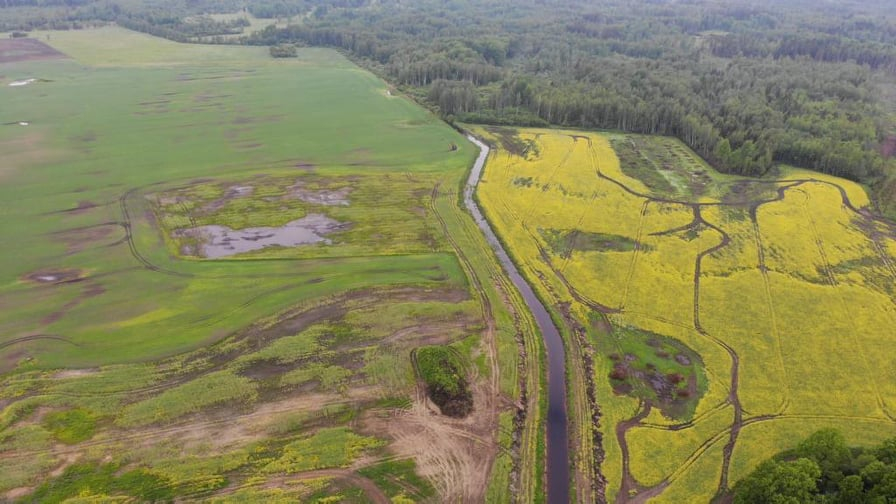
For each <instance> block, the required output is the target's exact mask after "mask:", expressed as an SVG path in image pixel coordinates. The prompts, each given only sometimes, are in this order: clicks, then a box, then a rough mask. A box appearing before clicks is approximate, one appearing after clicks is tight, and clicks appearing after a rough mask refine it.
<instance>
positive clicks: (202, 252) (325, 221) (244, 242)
mask: <svg viewBox="0 0 896 504" xmlns="http://www.w3.org/2000/svg"><path fill="white" fill-rule="evenodd" d="M346 226H347V225H346V224H345V223H342V222H339V221H337V220H335V219H331V218H330V217H327V216H326V215H323V214H308V215H306V216H305V217H302V218H301V219H297V220H294V221H291V222H287V223H286V224H284V225H283V226H281V227H255V228H245V229H238V230H235V229H231V228H229V227H227V226H216V225H209V226H199V227H195V228H187V229H178V230H176V231H175V232H174V236H175V237H178V238H184V237H187V238H195V239H197V240H198V243H197V245H195V246H185V250H182V253H184V254H185V255H199V256H202V257H206V258H209V259H216V258H219V257H227V256H232V255H235V254H241V253H244V252H251V251H253V250H261V249H263V248H265V247H274V246H280V247H298V246H300V245H312V244H316V243H324V244H327V245H329V244H330V243H332V242H331V241H330V240H329V239H328V238H325V236H326V235H328V234H330V233H333V232H336V231H340V230H343V229H345V228H346Z"/></svg>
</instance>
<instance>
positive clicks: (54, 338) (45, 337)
mask: <svg viewBox="0 0 896 504" xmlns="http://www.w3.org/2000/svg"><path fill="white" fill-rule="evenodd" d="M39 340H50V341H60V342H62V343H68V344H69V345H72V346H76V347H80V346H81V345H80V344H78V343H75V342H74V341H72V340H70V339H68V338H64V337H62V336H57V335H55V334H32V335H30V336H22V337H20V338H13V339H11V340H8V341H4V342H3V343H0V350H2V349H4V348H8V347H11V346H13V345H18V344H20V343H28V342H29V341H39Z"/></svg>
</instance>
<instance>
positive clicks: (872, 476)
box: [734, 430, 896, 504]
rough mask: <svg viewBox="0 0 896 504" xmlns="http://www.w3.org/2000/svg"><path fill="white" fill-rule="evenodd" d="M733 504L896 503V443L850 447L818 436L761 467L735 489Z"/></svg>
mask: <svg viewBox="0 0 896 504" xmlns="http://www.w3.org/2000/svg"><path fill="white" fill-rule="evenodd" d="M734 502H735V504H753V503H757V502H769V503H779V502H780V503H787V502H794V503H803V502H817V503H830V504H841V503H842V504H865V503H867V504H878V503H880V504H886V503H890V502H896V438H893V439H890V440H888V441H885V442H884V443H882V444H881V445H880V446H875V447H871V448H851V447H849V446H847V445H846V442H845V440H844V438H843V435H842V434H840V433H839V432H838V431H836V430H823V431H818V432H816V433H814V434H812V435H811V436H809V437H808V438H807V439H806V440H804V441H803V442H802V443H800V444H799V445H798V446H797V447H796V448H795V449H793V450H790V451H787V452H785V453H781V454H779V455H778V456H776V457H775V458H773V459H771V460H767V461H765V462H763V463H762V464H760V465H759V467H757V468H756V469H755V470H754V471H753V472H752V473H750V475H749V476H747V477H746V478H744V479H743V480H742V481H740V482H739V483H738V484H737V485H736V486H735V487H734Z"/></svg>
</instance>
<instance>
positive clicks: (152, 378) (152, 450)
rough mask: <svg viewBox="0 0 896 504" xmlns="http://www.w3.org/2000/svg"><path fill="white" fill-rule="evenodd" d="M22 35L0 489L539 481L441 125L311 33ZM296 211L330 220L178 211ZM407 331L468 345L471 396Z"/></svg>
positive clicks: (502, 488) (487, 264)
mask: <svg viewBox="0 0 896 504" xmlns="http://www.w3.org/2000/svg"><path fill="white" fill-rule="evenodd" d="M32 36H33V37H35V38H37V39H39V40H41V41H43V42H45V43H47V44H50V45H51V46H52V47H54V48H56V49H57V50H59V51H61V52H62V53H64V54H66V55H68V56H69V57H70V58H59V59H49V60H40V61H19V62H7V63H0V85H2V86H0V103H3V108H2V109H0V123H8V124H5V125H3V126H0V150H2V152H3V155H4V160H3V162H2V164H0V181H2V184H0V211H2V214H3V216H4V219H3V220H2V221H0V230H2V233H3V234H4V235H5V236H6V237H7V241H8V242H9V243H10V244H11V246H7V247H3V248H2V250H0V306H2V310H0V372H2V373H3V374H2V375H0V380H2V381H0V384H2V387H0V408H2V411H0V442H2V445H0V474H2V476H0V495H5V497H6V498H7V499H10V500H15V499H18V498H24V499H26V500H27V499H29V498H33V499H36V500H40V501H45V502H49V501H61V500H64V499H65V498H68V497H73V496H77V495H81V496H106V495H108V496H118V497H122V496H130V497H132V498H137V499H154V498H157V499H163V500H164V499H168V498H175V497H183V498H202V499H208V500H216V501H220V502H247V501H249V502H251V501H256V502H276V501H278V500H280V501H284V502H287V501H288V502H294V501H295V500H296V499H297V498H299V499H300V500H306V501H312V502H313V501H317V500H321V501H327V502H329V500H326V499H343V500H342V501H344V502H366V501H367V500H365V499H369V500H372V501H374V502H380V501H381V500H382V499H384V498H385V499H392V500H393V501H395V502H415V501H428V502H440V501H443V500H454V499H462V500H463V499H473V500H479V499H482V498H483V496H484V495H485V494H486V493H487V494H488V495H489V498H490V499H491V500H494V501H499V502H500V501H508V500H509V498H510V495H511V493H510V490H509V486H508V485H509V481H510V480H511V479H514V480H516V481H517V482H518V483H517V488H518V489H519V490H518V491H522V492H524V494H528V495H533V499H537V496H534V494H532V492H535V490H534V489H535V488H536V486H537V480H538V478H537V477H536V475H535V474H534V473H533V472H532V471H531V469H522V470H521V469H519V467H524V468H528V467H530V466H532V465H533V464H531V463H520V462H519V459H520V457H524V458H526V460H534V459H535V458H536V457H537V456H538V448H537V443H536V441H535V438H536V437H537V436H536V433H537V427H536V426H537V425H538V421H539V414H538V411H537V406H536V405H537V404H538V402H537V401H538V379H539V377H538V376H537V374H534V373H533V374H532V375H525V374H524V375H520V374H519V373H518V369H519V366H518V362H519V360H520V359H537V358H538V356H539V350H538V346H537V345H535V344H534V343H533V342H534V341H536V340H535V339H534V333H533V331H532V329H531V327H532V326H531V323H530V321H529V320H528V319H527V318H526V315H525V313H524V312H523V310H522V309H521V303H520V301H519V300H518V299H516V298H515V297H514V294H513V293H509V294H508V293H507V292H505V290H506V289H507V287H506V286H507V284H506V280H504V277H503V275H502V274H501V273H500V269H499V268H498V267H497V265H496V263H495V262H494V260H493V259H492V258H491V256H490V255H489V254H488V253H487V251H488V248H487V245H486V244H485V243H484V240H483V239H482V237H481V236H480V235H479V234H478V232H477V230H476V228H475V225H474V224H473V222H472V220H471V219H469V217H468V216H466V214H464V213H463V212H461V211H460V209H459V207H458V198H457V191H458V189H459V187H460V184H461V181H462V180H463V179H464V176H465V174H466V172H467V170H468V168H469V166H470V164H471V163H472V160H473V158H474V150H473V147H472V146H470V145H469V144H468V143H467V142H466V141H465V140H464V139H463V137H461V136H460V135H459V134H458V133H457V132H455V131H453V130H452V129H451V128H449V127H448V126H447V125H445V124H444V123H442V122H441V121H439V120H438V119H436V118H435V117H434V116H432V115H431V114H430V113H428V112H426V111H424V110H423V109H421V108H419V107H418V106H416V105H414V104H413V103H412V102H410V101H409V100H407V99H405V98H403V97H401V96H396V95H393V94H392V93H390V92H388V91H387V86H386V85H385V84H384V83H383V82H382V81H380V80H379V79H377V78H376V77H374V76H373V75H372V74H370V73H368V72H366V71H362V70H360V69H359V68H357V67H356V66H354V65H353V64H352V63H350V62H349V61H348V60H346V59H345V58H343V57H342V56H340V55H339V54H338V53H336V52H333V51H330V50H320V49H303V50H301V51H300V52H299V57H298V58H295V59H290V60H274V59H272V58H270V57H269V55H268V52H267V50H266V48H245V47H222V46H203V45H181V44H175V43H171V42H167V41H164V40H161V39H156V38H153V37H149V36H146V35H142V34H137V33H134V32H129V31H127V30H123V29H120V28H113V27H107V28H102V29H96V30H85V31H72V32H50V33H34V34H32ZM30 78H34V79H37V80H36V81H34V82H32V83H30V84H28V85H24V86H9V85H8V84H10V83H12V82H14V81H17V80H21V79H30ZM20 123H27V124H20ZM309 217H310V218H313V219H317V220H322V219H323V220H326V221H327V222H335V223H337V224H334V225H333V226H334V227H333V229H331V230H329V231H327V232H326V233H324V234H321V236H318V237H317V238H320V239H319V240H317V241H316V242H315V243H308V244H299V245H295V246H293V245H284V244H279V245H278V244H273V245H270V246H267V247H260V246H258V247H256V248H254V249H252V250H251V251H247V252H245V253H230V252H228V253H227V254H225V255H222V256H217V255H215V254H212V253H211V252H209V250H210V249H208V248H205V247H207V246H208V245H209V244H210V243H211V238H210V237H209V235H207V234H203V233H202V232H198V231H196V232H193V231H190V230H194V229H198V228H200V227H203V226H226V227H227V228H228V229H229V232H234V233H236V232H246V230H249V229H254V230H256V231H257V233H256V234H255V235H252V236H251V237H250V238H247V239H243V240H242V242H241V243H243V242H244V243H247V244H252V243H255V244H258V240H262V239H268V238H269V236H270V235H271V234H276V233H277V232H280V231H282V229H281V228H283V227H284V226H288V225H289V223H290V222H295V221H301V219H304V218H309ZM258 230H260V231H258ZM302 232H303V233H304V232H307V230H305V231H302ZM266 237H267V238H266ZM228 246H229V245H228V244H226V243H225V245H224V248H227V247H228ZM427 345H450V347H451V348H453V349H454V350H453V351H454V352H457V355H462V356H463V358H464V360H467V359H469V362H470V363H471V366H469V369H465V370H464V372H466V373H468V376H467V377H466V379H468V380H469V384H470V387H471V389H472V394H473V405H474V406H473V412H472V413H470V414H469V416H468V417H467V418H465V419H463V420H456V419H451V418H448V417H445V416H442V415H439V414H438V409H437V408H436V407H435V406H434V405H433V404H432V403H431V402H430V401H429V400H428V399H427V398H426V396H425V393H423V391H424V389H425V387H422V386H421V384H419V383H418V382H417V380H416V378H415V375H414V372H413V367H412V365H411V352H412V350H413V349H415V348H417V347H421V346H427ZM523 387H529V389H530V391H529V394H528V396H527V400H528V402H527V403H526V406H525V407H529V406H531V412H530V415H528V418H527V419H526V420H525V421H524V422H523V423H521V424H519V425H518V426H509V425H507V424H508V419H509V418H510V415H511V414H512V412H513V411H516V409H515V407H514V406H513V404H515V403H517V402H518V401H519V399H520V394H521V388H523ZM496 398H498V399H496ZM502 398H503V399H502ZM499 421H500V424H501V426H506V428H507V429H510V430H512V429H521V431H522V433H521V435H520V436H510V435H509V431H507V432H506V434H508V435H503V434H502V435H500V436H499V434H498V431H499ZM502 428H503V427H502ZM514 438H516V440H514ZM433 440H435V441H433ZM512 444H516V448H517V449H516V450H515V451H514V453H515V455H511V451H510V449H511V445H512ZM513 457H516V459H515V460H516V461H514V460H513ZM444 467H451V468H452V469H451V470H448V471H446V470H444ZM515 467H516V469H514V468H515ZM492 468H494V470H492ZM513 471H516V472H517V474H516V475H515V476H514V477H513V478H511V475H510V473H511V472H513ZM392 472H394V474H392ZM153 492H156V493H153ZM29 495H30V496H32V497H28V496H29Z"/></svg>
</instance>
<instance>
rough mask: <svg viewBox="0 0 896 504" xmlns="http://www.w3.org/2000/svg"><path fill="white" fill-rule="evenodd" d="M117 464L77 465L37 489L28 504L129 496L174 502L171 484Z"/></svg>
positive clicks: (162, 478)
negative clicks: (82, 498)
mask: <svg viewBox="0 0 896 504" xmlns="http://www.w3.org/2000/svg"><path fill="white" fill-rule="evenodd" d="M119 469H120V468H119V467H118V466H117V465H116V464H103V465H94V464H75V465H72V466H70V467H68V468H67V469H66V470H65V472H63V473H62V475H60V476H59V477H57V478H55V479H52V480H50V481H48V482H46V483H44V484H43V485H41V486H40V487H38V488H37V490H35V492H34V493H33V494H32V495H31V496H30V497H29V498H28V499H27V501H28V502H40V503H56V502H63V501H66V500H68V499H69V498H72V497H86V496H129V497H133V498H136V499H137V500H139V501H140V502H170V501H173V500H174V497H175V492H174V489H173V488H172V487H171V485H170V482H169V481H168V480H167V479H166V478H164V477H162V476H159V475H157V474H154V473H152V472H150V471H147V470H144V469H135V470H133V471H127V472H124V473H119Z"/></svg>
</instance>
